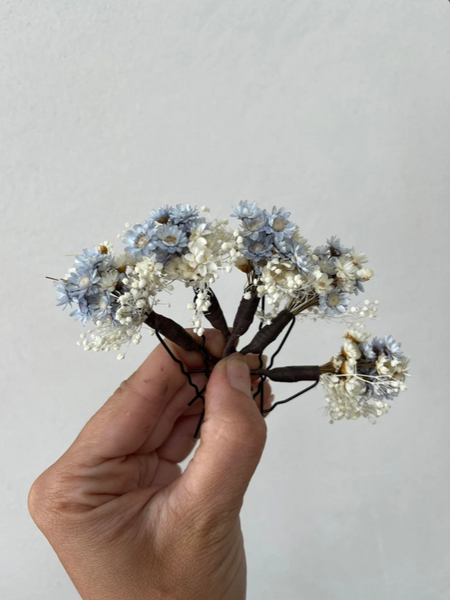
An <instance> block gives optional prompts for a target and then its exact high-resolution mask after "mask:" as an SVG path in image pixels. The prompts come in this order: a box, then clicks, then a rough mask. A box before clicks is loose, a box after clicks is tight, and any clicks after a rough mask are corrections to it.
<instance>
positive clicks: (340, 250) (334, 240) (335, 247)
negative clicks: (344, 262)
mask: <svg viewBox="0 0 450 600" xmlns="http://www.w3.org/2000/svg"><path fill="white" fill-rule="evenodd" d="M327 244H328V248H329V252H330V255H331V256H341V254H347V253H348V252H350V248H344V246H343V245H342V244H341V240H340V239H339V238H338V237H336V236H335V235H333V236H332V237H331V238H330V239H329V240H327Z"/></svg>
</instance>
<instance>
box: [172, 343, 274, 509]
mask: <svg viewBox="0 0 450 600" xmlns="http://www.w3.org/2000/svg"><path fill="white" fill-rule="evenodd" d="M266 432H267V429H266V423H265V420H264V418H263V417H262V415H261V414H260V412H259V410H258V408H257V406H256V404H255V402H254V401H253V398H252V392H251V382H250V371H249V367H248V365H247V363H246V361H245V358H244V357H243V356H242V354H239V353H234V354H232V355H231V356H228V357H227V358H224V359H222V360H221V361H220V362H218V363H217V365H216V366H215V367H214V369H213V371H212V373H211V376H210V379H209V381H208V385H207V388H206V395H205V420H204V422H203V424H202V428H201V441H200V446H199V447H198V448H197V450H196V452H195V454H194V457H193V459H192V460H191V462H190V463H189V465H188V467H187V469H186V470H185V472H184V473H183V475H182V477H181V481H180V483H182V485H183V486H185V487H186V488H187V489H188V490H189V492H191V494H190V496H192V495H193V500H194V502H196V505H197V508H198V507H199V506H201V507H202V509H203V510H206V511H207V512H210V510H208V509H211V510H212V511H213V512H215V513H217V512H219V513H220V512H223V511H225V512H234V511H237V512H239V510H240V508H241V506H242V501H243V497H244V493H245V491H246V489H247V487H248V484H249V483H250V479H251V478H252V476H253V473H254V472H255V469H256V467H257V466H258V463H259V460H260V458H261V455H262V452H263V449H264V444H265V441H266Z"/></svg>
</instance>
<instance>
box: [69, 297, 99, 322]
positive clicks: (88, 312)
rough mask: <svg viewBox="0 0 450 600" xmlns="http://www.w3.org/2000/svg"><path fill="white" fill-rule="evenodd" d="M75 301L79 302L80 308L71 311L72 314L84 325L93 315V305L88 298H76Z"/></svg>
mask: <svg viewBox="0 0 450 600" xmlns="http://www.w3.org/2000/svg"><path fill="white" fill-rule="evenodd" d="M74 301H75V302H76V303H77V305H78V308H77V309H76V310H74V311H73V312H71V313H70V316H71V317H73V318H74V319H75V321H81V322H82V323H83V327H84V326H85V325H86V323H87V321H88V320H89V319H90V318H91V317H92V313H93V310H92V306H91V305H90V304H89V303H88V301H87V300H86V298H74Z"/></svg>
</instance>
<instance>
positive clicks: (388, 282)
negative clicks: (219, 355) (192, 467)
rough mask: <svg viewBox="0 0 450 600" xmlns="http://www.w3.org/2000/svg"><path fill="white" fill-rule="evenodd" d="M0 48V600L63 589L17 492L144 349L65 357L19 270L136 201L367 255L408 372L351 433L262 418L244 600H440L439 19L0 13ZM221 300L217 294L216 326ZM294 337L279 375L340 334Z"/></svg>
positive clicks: (134, 210)
mask: <svg viewBox="0 0 450 600" xmlns="http://www.w3.org/2000/svg"><path fill="white" fill-rule="evenodd" d="M0 48H1V52H0V81H1V94H0V197H1V220H0V228H1V235H0V248H1V254H0V255H1V257H2V258H1V262H0V264H1V298H2V307H3V308H2V311H1V362H0V364H1V369H2V401H1V408H0V447H1V467H0V470H1V477H0V503H1V510H0V526H1V542H0V597H1V598H2V600H61V599H64V600H75V599H76V598H78V597H79V596H78V594H77V592H76V591H75V590H74V588H73V586H72V584H71V582H70V580H69V579H68V577H67V576H66V574H65V572H64V570H63V568H62V567H61V565H60V564H59V562H58V559H57V557H56V555H55V554H54V553H53V551H52V549H51V547H50V546H49V544H48V543H47V541H46V540H45V538H44V537H43V536H42V534H41V533H40V532H39V531H38V530H37V528H36V527H35V526H34V524H33V523H32V521H31V518H30V517H29V516H28V514H27V509H26V498H27V493H28V489H29V487H30V485H31V483H32V481H33V480H34V479H35V478H36V477H37V476H38V475H39V473H40V472H41V471H42V470H44V469H45V468H46V467H47V466H49V465H50V464H51V463H52V462H53V461H55V460H56V459H57V458H58V457H59V456H60V454H62V453H63V452H64V451H65V450H66V448H67V447H68V446H69V445H70V443H71V442H72V441H73V439H74V438H75V436H76V435H77V434H78V432H79V430H80V429H81V427H82V426H83V425H84V424H85V422H86V421H87V420H88V418H89V417H90V416H91V415H92V414H93V413H94V412H95V411H96V410H97V409H98V408H99V407H100V406H101V404H103V402H104V401H105V400H106V399H107V397H108V396H109V395H110V394H111V393H112V392H113V391H114V389H115V388H116V387H117V386H118V385H119V383H120V382H121V381H122V380H123V379H125V378H126V377H127V376H128V375H129V374H130V373H131V372H132V371H133V370H134V369H135V368H136V367H137V366H138V365H139V364H140V362H141V361H142V360H143V358H144V357H145V356H146V355H147V353H148V352H149V351H150V350H151V349H152V348H153V346H154V340H153V339H152V338H148V339H147V338H146V339H145V340H144V342H145V343H143V344H142V345H141V346H139V347H136V348H132V350H131V351H130V352H129V353H128V355H127V358H126V360H125V361H123V362H120V363H119V362H118V361H117V360H116V359H115V356H114V354H105V355H99V354H91V353H84V352H82V351H81V350H80V348H78V347H77V346H76V344H75V342H76V340H77V339H78V336H79V334H80V332H81V331H82V327H81V326H80V325H79V324H77V323H74V322H72V320H71V319H70V318H69V316H68V313H62V312H61V311H60V309H58V308H56V307H55V305H54V304H55V299H54V289H53V286H52V284H51V283H50V282H49V281H48V280H46V279H45V278H44V277H45V275H49V276H54V277H58V276H62V275H63V274H64V273H65V272H66V269H67V267H68V266H70V263H71V260H72V259H71V258H67V257H66V255H67V254H75V253H77V252H79V251H80V250H81V249H82V248H84V247H90V246H93V245H96V244H97V243H99V242H100V243H101V242H102V241H103V240H105V239H106V240H110V241H113V242H115V241H117V240H115V236H116V234H117V233H118V232H120V231H122V229H123V224H124V223H125V221H131V222H138V221H139V220H141V219H143V218H146V216H147V214H148V210H149V209H150V208H154V207H157V206H159V205H161V204H163V203H177V202H190V203H194V204H198V205H202V204H207V205H209V206H210V207H211V211H212V214H213V215H214V216H219V215H220V216H223V217H225V216H226V215H227V214H228V211H229V208H228V207H229V206H230V205H231V203H233V202H238V201H239V200H240V199H248V200H256V201H258V202H260V204H261V205H262V206H264V207H266V208H271V206H272V205H273V204H277V205H282V206H285V207H286V208H288V209H289V210H291V211H292V213H293V218H294V219H295V221H296V222H297V223H298V224H299V225H300V227H301V230H302V233H303V235H305V236H306V237H307V238H308V239H309V241H310V242H311V243H312V244H313V245H316V244H320V243H323V242H324V240H325V239H326V237H329V236H330V235H335V234H336V235H339V236H341V238H342V240H343V241H344V243H345V244H348V245H355V246H356V247H357V248H358V249H361V250H363V251H365V252H367V254H368V255H369V257H370V264H369V266H370V267H371V268H373V270H374V271H375V278H374V280H373V281H372V282H371V283H370V284H368V285H367V292H366V294H365V296H364V297H367V298H370V299H372V300H373V299H378V300H379V301H380V319H379V320H377V321H376V322H370V330H371V331H372V332H373V333H374V334H376V335H383V334H387V333H392V335H394V337H395V338H397V339H399V340H400V341H402V342H403V347H404V349H405V351H406V353H407V354H408V355H410V356H411V357H412V361H411V372H412V375H413V377H412V378H411V380H410V385H409V391H408V392H406V393H404V394H402V395H400V397H399V398H398V399H396V400H395V402H394V406H393V408H392V410H391V412H390V414H388V415H387V416H384V417H383V418H382V419H380V421H379V422H378V423H377V425H376V426H372V425H370V424H369V423H368V422H367V421H363V420H360V421H357V422H339V423H336V424H334V425H330V424H329V423H328V419H327V418H326V417H325V416H324V415H323V410H322V409H323V406H324V404H325V402H324V397H323V392H322V390H321V389H319V388H318V389H316V390H314V391H313V392H312V393H311V394H310V395H308V396H303V397H302V398H301V399H299V400H298V401H296V402H292V403H291V404H289V405H286V406H284V407H280V408H278V409H277V410H276V411H275V412H274V413H273V414H272V415H271V416H270V418H269V419H268V426H269V438H268V442H267V447H266V450H265V454H264V457H263V460H262V463H261V465H260V468H259V470H258V472H257V474H256V476H255V478H254V480H253V482H252V484H251V487H250V489H249V492H248V495H247V497H246V503H245V507H244V511H243V518H242V520H243V527H244V534H245V540H246V548H247V556H248V579H249V585H248V590H249V591H248V598H249V600H269V599H274V598H275V599H277V600H278V599H279V600H303V599H306V600H388V599H391V598H395V600H449V599H450V509H449V506H450V501H449V495H450V486H449V452H450V436H449V418H450V404H449V386H448V381H449V380H448V369H449V367H448V360H449V342H448V339H449V338H448V335H449V325H450V322H449V321H450V319H449V314H450V313H449V308H448V306H449V299H450V283H449V247H450V246H449V226H448V222H449V219H450V208H449V202H450V104H449V101H450V5H449V3H448V2H447V1H446V0H377V1H373V0H358V1H357V2H355V1H352V0H341V1H340V2H335V1H334V0H239V1H236V0H231V1H228V2H220V1H217V0H216V1H214V0H190V1H186V0H183V1H179V0H176V1H174V0H158V1H155V0H109V1H108V2H93V1H91V0H78V1H77V2H72V1H69V0H60V1H59V2H56V1H55V0H42V1H41V2H32V1H31V0H20V1H19V0H0ZM117 243H118V244H119V242H117ZM241 283H242V282H241V280H240V279H239V278H238V277H236V278H234V279H233V284H232V285H231V286H230V285H229V283H228V284H227V282H225V281H222V282H220V283H219V284H218V286H217V290H218V294H219V295H220V298H221V300H222V302H223V304H224V305H225V306H226V307H227V315H228V317H229V318H231V316H232V314H233V312H234V309H235V305H236V301H237V297H238V293H240V289H241ZM187 301H188V298H187V296H185V295H184V293H181V292H180V294H179V295H178V296H177V297H174V298H173V300H172V302H173V310H174V311H175V312H176V314H177V315H178V318H179V319H180V320H184V321H183V322H184V323H186V325H187V318H188V313H187V311H186V310H185V308H184V307H185V303H186V302H187ZM294 331H295V335H293V336H292V338H291V339H290V342H289V346H288V348H287V349H286V352H285V353H284V355H283V358H281V362H280V363H279V364H282V362H283V361H285V362H286V363H288V364H289V363H291V364H292V362H294V361H295V363H298V364H302V362H305V361H307V362H317V361H319V362H320V361H322V362H324V361H326V360H327V359H328V358H329V357H330V356H331V355H332V354H334V353H335V352H336V351H337V349H338V348H339V345H340V338H341V335H342V334H343V332H344V326H343V325H339V324H330V325H327V324H324V323H319V324H308V323H306V324H299V325H298V326H297V328H296V329H295V330H294ZM278 391H279V398H281V396H282V394H284V393H286V388H284V389H281V387H280V388H278Z"/></svg>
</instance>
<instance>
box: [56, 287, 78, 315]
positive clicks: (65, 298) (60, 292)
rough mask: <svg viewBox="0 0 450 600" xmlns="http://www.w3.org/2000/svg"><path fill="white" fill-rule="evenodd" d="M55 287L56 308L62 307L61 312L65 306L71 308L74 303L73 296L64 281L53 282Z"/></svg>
mask: <svg viewBox="0 0 450 600" xmlns="http://www.w3.org/2000/svg"><path fill="white" fill-rule="evenodd" d="M54 284H55V287H56V299H57V303H56V306H62V307H63V310H64V309H65V308H66V306H72V303H73V302H74V299H73V295H72V293H71V292H70V291H69V289H68V287H67V284H66V283H65V282H64V281H62V280H61V281H54Z"/></svg>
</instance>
